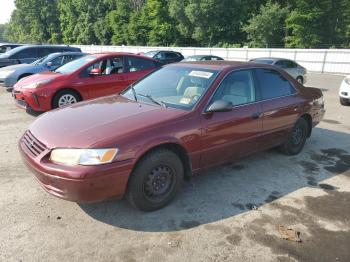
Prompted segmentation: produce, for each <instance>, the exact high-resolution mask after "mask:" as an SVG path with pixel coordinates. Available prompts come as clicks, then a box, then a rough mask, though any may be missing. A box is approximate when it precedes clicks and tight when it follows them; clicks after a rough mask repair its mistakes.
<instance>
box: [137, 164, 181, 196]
mask: <svg viewBox="0 0 350 262" xmlns="http://www.w3.org/2000/svg"><path fill="white" fill-rule="evenodd" d="M174 174H175V173H174V171H173V169H172V168H170V167H169V166H167V165H159V166H156V167H154V168H153V169H152V170H151V171H150V172H149V173H148V175H147V176H146V178H145V181H144V183H143V192H144V195H145V197H146V198H147V199H149V200H151V201H162V200H163V199H164V198H165V197H166V196H168V195H169V193H170V192H171V190H172V188H173V187H174V184H175V183H174V182H175V175H174Z"/></svg>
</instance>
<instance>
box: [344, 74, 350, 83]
mask: <svg viewBox="0 0 350 262" xmlns="http://www.w3.org/2000/svg"><path fill="white" fill-rule="evenodd" d="M344 82H345V83H347V84H348V85H350V76H347V77H345V79H344Z"/></svg>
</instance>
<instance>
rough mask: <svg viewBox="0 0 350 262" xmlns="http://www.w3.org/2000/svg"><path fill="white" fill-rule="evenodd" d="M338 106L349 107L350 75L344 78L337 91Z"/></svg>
mask: <svg viewBox="0 0 350 262" xmlns="http://www.w3.org/2000/svg"><path fill="white" fill-rule="evenodd" d="M339 97H340V104H342V105H343V106H347V105H350V75H348V76H346V77H345V78H344V80H343V82H342V83H341V85H340V89H339Z"/></svg>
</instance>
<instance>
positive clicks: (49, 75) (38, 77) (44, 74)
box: [16, 71, 66, 87]
mask: <svg viewBox="0 0 350 262" xmlns="http://www.w3.org/2000/svg"><path fill="white" fill-rule="evenodd" d="M64 77H66V75H62V74H56V73H53V72H51V71H45V72H41V73H38V74H35V75H31V76H28V77H26V78H23V79H22V80H21V81H20V82H18V83H17V84H16V87H21V86H24V85H28V84H32V83H36V82H39V81H43V80H46V79H53V80H55V79H58V78H64Z"/></svg>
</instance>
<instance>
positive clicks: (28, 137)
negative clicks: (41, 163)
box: [22, 130, 46, 157]
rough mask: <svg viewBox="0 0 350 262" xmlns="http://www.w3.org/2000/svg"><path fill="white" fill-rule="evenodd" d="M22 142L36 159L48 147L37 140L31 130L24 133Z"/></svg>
mask: <svg viewBox="0 0 350 262" xmlns="http://www.w3.org/2000/svg"><path fill="white" fill-rule="evenodd" d="M22 141H23V144H24V145H25V147H26V148H27V149H28V151H29V152H30V153H31V154H32V155H33V156H35V157H36V156H38V155H40V154H41V153H42V152H44V151H45V149H46V146H45V145H44V144H43V143H41V142H40V141H39V140H38V139H36V138H35V137H34V136H33V135H32V133H31V132H30V131H29V130H28V131H26V132H25V133H24V135H23V138H22Z"/></svg>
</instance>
